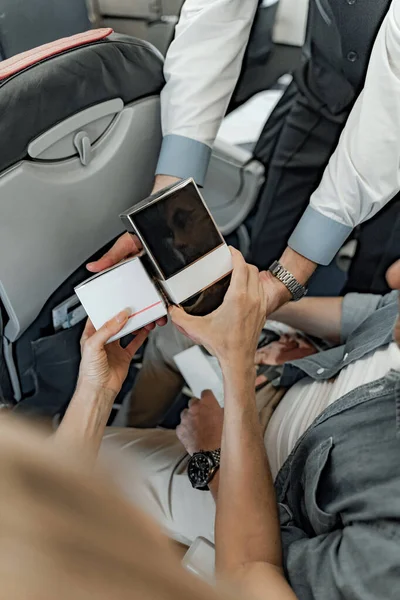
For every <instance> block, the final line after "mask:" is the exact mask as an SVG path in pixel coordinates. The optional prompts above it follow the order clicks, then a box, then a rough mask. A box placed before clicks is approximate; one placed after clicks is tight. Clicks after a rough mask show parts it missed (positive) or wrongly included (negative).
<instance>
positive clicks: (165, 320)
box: [156, 317, 168, 327]
mask: <svg viewBox="0 0 400 600" xmlns="http://www.w3.org/2000/svg"><path fill="white" fill-rule="evenodd" d="M156 323H157V325H158V326H159V327H164V326H165V325H166V324H167V323H168V317H161V319H157V321H156Z"/></svg>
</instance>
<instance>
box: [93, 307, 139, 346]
mask: <svg viewBox="0 0 400 600" xmlns="http://www.w3.org/2000/svg"><path fill="white" fill-rule="evenodd" d="M130 314H131V311H130V310H129V309H125V310H123V311H121V312H120V313H118V315H116V316H115V317H114V318H112V319H110V320H109V321H107V322H106V323H104V325H103V326H102V327H100V329H99V330H98V331H97V332H96V333H95V334H94V335H93V336H92V337H91V338H90V343H91V345H92V346H93V347H94V348H100V347H101V346H104V345H105V344H106V343H107V342H108V340H109V339H110V338H111V337H113V336H114V335H116V334H117V333H119V332H120V331H121V329H122V328H123V327H124V326H125V325H126V323H127V322H128V319H129V317H130Z"/></svg>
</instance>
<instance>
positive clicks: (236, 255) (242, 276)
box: [227, 247, 248, 294]
mask: <svg viewBox="0 0 400 600" xmlns="http://www.w3.org/2000/svg"><path fill="white" fill-rule="evenodd" d="M230 251H231V254H232V265H233V272H232V280H231V285H230V286H229V289H228V292H227V294H229V293H231V294H232V293H236V292H237V291H240V290H243V289H246V287H247V279H248V270H247V264H246V261H245V260H244V258H243V256H242V255H241V253H240V252H239V251H238V250H236V249H235V248H232V247H230Z"/></svg>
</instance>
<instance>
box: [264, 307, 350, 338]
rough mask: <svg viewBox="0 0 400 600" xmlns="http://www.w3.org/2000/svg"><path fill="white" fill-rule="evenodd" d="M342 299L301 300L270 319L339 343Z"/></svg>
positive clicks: (272, 315)
mask: <svg viewBox="0 0 400 600" xmlns="http://www.w3.org/2000/svg"><path fill="white" fill-rule="evenodd" d="M342 303H343V298H303V299H302V300H300V301H299V302H291V303H289V304H286V305H285V306H282V307H281V308H280V309H278V310H277V311H276V312H274V313H272V314H271V315H270V318H271V319H273V320H275V321H279V322H280V323H285V325H289V326H290V327H293V328H294V329H299V330H301V331H304V333H308V335H313V336H315V337H319V338H321V339H324V340H328V341H331V342H333V343H338V342H340V330H341V320H342Z"/></svg>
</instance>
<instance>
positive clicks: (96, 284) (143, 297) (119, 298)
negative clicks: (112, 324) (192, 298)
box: [75, 257, 168, 342]
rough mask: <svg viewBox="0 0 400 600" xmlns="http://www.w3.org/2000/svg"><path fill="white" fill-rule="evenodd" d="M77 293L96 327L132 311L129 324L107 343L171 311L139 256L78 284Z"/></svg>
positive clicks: (98, 327)
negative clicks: (124, 312) (168, 309)
mask: <svg viewBox="0 0 400 600" xmlns="http://www.w3.org/2000/svg"><path fill="white" fill-rule="evenodd" d="M75 293H76V295H77V296H78V298H79V300H80V301H81V303H82V305H83V307H84V309H85V310H86V312H87V314H88V316H89V318H90V320H91V321H92V323H93V325H94V327H95V328H96V329H100V327H102V326H103V325H104V323H105V322H106V321H108V320H110V319H112V318H113V317H115V316H116V315H117V314H118V313H119V312H121V311H122V310H125V309H129V310H130V312H131V316H130V318H129V321H128V323H127V324H126V325H125V327H124V328H123V329H122V330H121V331H120V332H119V333H118V334H117V335H115V336H114V337H112V338H110V339H109V340H108V342H113V341H115V340H117V339H119V338H121V337H123V336H124V335H128V334H129V333H133V332H134V331H137V330H138V329H141V328H142V327H144V326H145V325H148V324H149V323H153V322H154V321H156V320H157V319H160V318H161V317H164V316H166V315H167V314H168V313H167V308H166V303H165V302H164V299H163V298H162V296H161V294H160V292H159V291H158V290H157V288H156V286H155V285H154V283H153V281H152V280H151V278H150V276H149V275H148V274H147V272H146V271H145V269H144V267H143V265H142V262H141V260H140V258H139V257H135V258H132V259H129V260H127V261H124V262H122V263H120V264H118V265H116V266H114V267H111V268H110V269H107V270H106V271H103V272H102V273H98V274H97V275H94V276H93V277H91V278H90V279H88V280H87V281H84V282H83V283H81V284H80V285H78V286H77V287H76V288H75Z"/></svg>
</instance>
